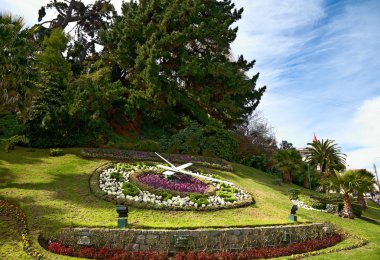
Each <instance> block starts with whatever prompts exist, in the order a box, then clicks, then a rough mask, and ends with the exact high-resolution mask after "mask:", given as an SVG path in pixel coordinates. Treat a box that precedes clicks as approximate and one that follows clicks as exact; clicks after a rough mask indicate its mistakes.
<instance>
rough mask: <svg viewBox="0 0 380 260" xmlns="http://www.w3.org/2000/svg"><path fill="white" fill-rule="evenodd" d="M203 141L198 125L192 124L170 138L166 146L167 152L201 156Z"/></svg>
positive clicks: (200, 128) (201, 130)
mask: <svg viewBox="0 0 380 260" xmlns="http://www.w3.org/2000/svg"><path fill="white" fill-rule="evenodd" d="M205 141H206V140H205V136H204V132H203V129H202V127H201V126H200V125H199V124H198V123H195V122H193V123H191V124H190V125H188V126H187V127H186V128H184V129H182V130H181V131H179V132H178V133H177V134H175V135H172V136H171V137H170V139H169V143H168V145H167V146H168V152H169V153H185V154H201V153H202V149H203V146H204V143H205Z"/></svg>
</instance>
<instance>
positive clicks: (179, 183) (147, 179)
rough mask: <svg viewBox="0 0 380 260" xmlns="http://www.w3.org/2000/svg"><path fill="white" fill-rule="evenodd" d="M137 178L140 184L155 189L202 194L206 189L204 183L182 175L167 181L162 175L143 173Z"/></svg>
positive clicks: (206, 186)
mask: <svg viewBox="0 0 380 260" xmlns="http://www.w3.org/2000/svg"><path fill="white" fill-rule="evenodd" d="M137 178H138V180H139V181H140V182H142V183H144V184H146V185H148V186H151V187H153V188H156V189H159V188H161V189H165V190H171V191H178V192H197V193H202V194H203V193H204V192H205V191H206V190H207V188H208V185H207V184H206V183H204V182H202V181H200V180H198V179H196V178H194V177H192V176H189V175H184V174H176V175H175V176H174V178H171V179H167V178H165V176H164V175H163V174H154V173H143V174H140V175H139V176H138V177H137Z"/></svg>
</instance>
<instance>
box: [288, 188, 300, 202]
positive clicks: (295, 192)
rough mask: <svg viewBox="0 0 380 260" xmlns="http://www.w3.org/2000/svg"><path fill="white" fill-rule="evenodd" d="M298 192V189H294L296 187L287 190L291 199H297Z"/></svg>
mask: <svg viewBox="0 0 380 260" xmlns="http://www.w3.org/2000/svg"><path fill="white" fill-rule="evenodd" d="M300 193H301V192H300V191H299V190H296V189H293V190H288V196H289V199H291V200H297V199H298V195H299V194H300Z"/></svg>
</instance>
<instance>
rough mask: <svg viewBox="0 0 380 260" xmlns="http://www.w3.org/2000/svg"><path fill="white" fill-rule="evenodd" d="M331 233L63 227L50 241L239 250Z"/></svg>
mask: <svg viewBox="0 0 380 260" xmlns="http://www.w3.org/2000/svg"><path fill="white" fill-rule="evenodd" d="M332 233H334V230H333V229H332V227H330V226H328V225H326V224H320V223H318V224H307V225H289V226H272V227H255V228H235V229H213V230H209V229H207V230H137V229H97V228H93V229H90V228H64V229H62V230H61V231H60V232H59V233H58V234H57V236H56V237H55V238H53V239H51V240H52V241H57V242H61V243H63V244H66V245H71V246H80V245H82V246H83V245H92V246H95V247H98V248H100V247H107V248H114V249H125V250H132V251H137V250H152V251H165V252H177V251H183V250H191V251H206V252H213V251H223V250H242V249H249V248H258V247H275V246H281V245H286V244H289V243H294V242H303V241H306V240H310V239H321V238H323V237H325V236H327V235H330V234H332Z"/></svg>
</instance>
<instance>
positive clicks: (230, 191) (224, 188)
mask: <svg viewBox="0 0 380 260" xmlns="http://www.w3.org/2000/svg"><path fill="white" fill-rule="evenodd" d="M235 192H237V189H235V188H233V187H231V186H229V185H227V184H225V183H222V184H221V185H220V189H219V190H218V191H217V192H216V195H217V196H219V197H221V198H223V199H224V201H228V202H233V201H236V197H235V195H234V193H235Z"/></svg>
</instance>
